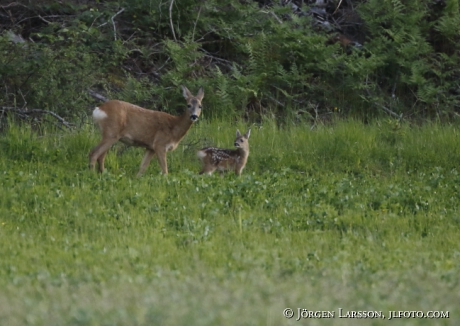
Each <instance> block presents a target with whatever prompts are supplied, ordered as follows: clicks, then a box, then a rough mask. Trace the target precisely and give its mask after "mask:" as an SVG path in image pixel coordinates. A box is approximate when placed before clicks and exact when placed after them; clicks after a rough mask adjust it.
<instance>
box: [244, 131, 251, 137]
mask: <svg viewBox="0 0 460 326" xmlns="http://www.w3.org/2000/svg"><path fill="white" fill-rule="evenodd" d="M249 136H251V129H249V130H248V131H247V132H246V133H245V134H244V137H245V138H246V139H249Z"/></svg>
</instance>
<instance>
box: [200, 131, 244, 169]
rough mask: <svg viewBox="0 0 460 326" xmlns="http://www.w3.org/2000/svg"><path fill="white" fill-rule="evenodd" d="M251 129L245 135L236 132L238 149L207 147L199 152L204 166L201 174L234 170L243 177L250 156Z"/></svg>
mask: <svg viewBox="0 0 460 326" xmlns="http://www.w3.org/2000/svg"><path fill="white" fill-rule="evenodd" d="M250 135H251V129H249V130H248V131H247V132H246V133H245V134H244V135H241V133H240V131H239V130H237V131H236V139H235V147H236V148H237V149H222V148H215V147H206V148H203V149H201V150H199V151H198V153H197V155H198V158H199V159H200V160H201V162H202V164H203V168H202V170H201V172H200V174H203V173H207V174H211V173H213V172H214V171H215V170H219V171H224V170H234V171H235V174H237V175H241V172H242V171H243V169H244V167H245V165H246V162H247V161H248V156H249V136H250Z"/></svg>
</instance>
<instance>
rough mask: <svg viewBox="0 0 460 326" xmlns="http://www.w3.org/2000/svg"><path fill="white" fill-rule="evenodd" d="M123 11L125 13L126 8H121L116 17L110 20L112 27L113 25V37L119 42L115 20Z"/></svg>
mask: <svg viewBox="0 0 460 326" xmlns="http://www.w3.org/2000/svg"><path fill="white" fill-rule="evenodd" d="M123 11H125V8H121V10H120V11H118V12H117V13H116V14H115V15H113V16H112V18H110V20H111V21H112V25H113V37H114V38H115V41H116V40H117V27H116V25H115V20H114V18H115V17H117V16H118V15H119V14H121V13H122V12H123Z"/></svg>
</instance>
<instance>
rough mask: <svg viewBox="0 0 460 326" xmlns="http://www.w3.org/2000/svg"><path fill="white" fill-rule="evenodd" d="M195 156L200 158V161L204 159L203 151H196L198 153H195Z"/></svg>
mask: <svg viewBox="0 0 460 326" xmlns="http://www.w3.org/2000/svg"><path fill="white" fill-rule="evenodd" d="M196 155H197V156H198V157H199V158H200V159H203V158H205V157H206V152H204V151H198V153H196Z"/></svg>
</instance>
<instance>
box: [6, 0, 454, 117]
mask: <svg viewBox="0 0 460 326" xmlns="http://www.w3.org/2000/svg"><path fill="white" fill-rule="evenodd" d="M351 2H352V3H353V4H354V6H352V8H351V9H350V8H349V9H347V10H351V11H353V14H355V15H357V16H358V15H359V17H360V19H361V20H362V21H360V23H359V26H361V27H362V34H363V35H364V36H365V38H363V44H362V46H360V47H359V46H357V47H353V46H351V45H348V46H347V45H344V46H340V44H339V43H337V42H335V41H334V40H336V38H335V36H337V35H336V32H337V30H335V28H336V27H337V26H329V29H327V28H320V27H318V25H317V24H316V23H315V21H314V18H312V17H311V16H308V15H296V14H294V13H293V12H292V10H291V8H289V7H288V6H284V7H282V6H279V5H275V4H274V5H273V6H271V7H261V6H260V5H258V4H257V3H256V2H246V1H243V2H242V1H236V0H232V1H221V0H210V1H205V2H202V1H196V0H185V1H181V2H180V3H178V2H164V1H158V0H149V1H147V0H123V1H104V2H100V1H96V2H87V3H82V2H77V1H68V2H66V3H65V4H62V6H57V5H56V4H55V3H54V2H52V1H45V2H40V3H34V4H33V5H32V4H30V5H25V6H23V7H21V8H19V9H17V12H15V13H16V14H18V15H19V14H21V10H24V11H26V14H24V15H25V16H26V17H33V18H28V19H26V20H25V21H27V24H26V23H25V22H24V23H22V24H17V25H12V26H10V27H8V26H7V27H6V28H5V32H4V33H3V34H2V35H1V36H0V79H1V83H0V97H1V98H0V99H1V100H2V102H3V103H5V105H8V106H12V107H19V108H20V107H23V106H25V104H26V103H27V106H29V107H37V108H40V109H48V110H51V111H54V112H57V113H59V114H62V115H64V116H72V115H80V114H81V113H82V112H84V111H85V110H86V109H87V108H88V107H91V106H92V104H93V103H90V102H91V100H90V99H89V98H88V95H87V89H88V88H92V89H93V90H97V91H98V92H100V93H103V94H105V95H107V96H108V97H110V98H119V99H122V100H127V101H134V102H136V104H139V105H143V106H147V107H151V108H158V109H164V110H167V111H170V112H175V111H178V110H177V108H178V107H179V105H180V103H179V101H180V95H178V94H177V92H176V89H177V88H178V87H179V85H182V84H185V85H187V86H188V87H189V88H193V89H197V88H198V87H199V86H204V88H205V91H206V97H205V106H207V107H210V108H212V112H213V113H212V116H213V117H218V118H223V117H226V118H229V117H235V116H239V117H241V116H244V117H246V118H249V119H256V120H258V121H260V120H262V119H263V116H264V115H272V114H278V115H280V116H284V117H293V116H297V113H298V112H304V113H305V115H308V116H310V117H321V116H324V115H326V114H330V113H331V112H332V111H334V110H335V108H338V110H339V111H340V112H341V113H342V114H352V115H353V116H359V117H360V118H361V119H362V118H366V119H367V118H372V117H375V116H378V115H380V112H382V113H383V112H384V111H381V110H380V109H379V107H382V106H383V107H385V108H387V110H386V111H387V112H388V110H391V111H393V112H394V114H393V115H396V114H397V115H399V114H401V113H402V114H403V116H411V115H412V116H417V117H419V118H425V117H435V116H436V117H438V118H447V119H451V118H453V117H455V116H456V115H455V112H456V110H457V109H458V98H459V92H458V88H459V84H458V78H457V77H458V75H459V74H460V72H459V70H458V67H459V66H460V62H459V58H458V55H457V53H458V51H459V44H460V42H459V37H458V35H459V33H458V28H459V27H458V26H460V24H459V19H460V18H459V17H460V13H459V6H458V2H457V1H454V0H452V1H450V0H449V1H445V3H444V2H436V3H435V2H433V1H431V0H423V1H417V0H410V1H399V0H394V1H377V0H370V1H365V2H363V1H351ZM170 4H172V6H170ZM348 5H349V4H347V6H348ZM344 6H345V4H344V5H343V6H342V7H344ZM303 9H304V10H307V8H303ZM338 10H342V8H338ZM344 10H345V9H344ZM45 16H46V17H48V18H45ZM40 17H41V18H40ZM17 35H22V36H23V41H21V42H17V41H15V42H17V43H13V42H12V37H14V36H17ZM339 36H343V35H339ZM345 36H346V35H345ZM339 38H340V37H339ZM300 120H302V119H299V121H300Z"/></svg>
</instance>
